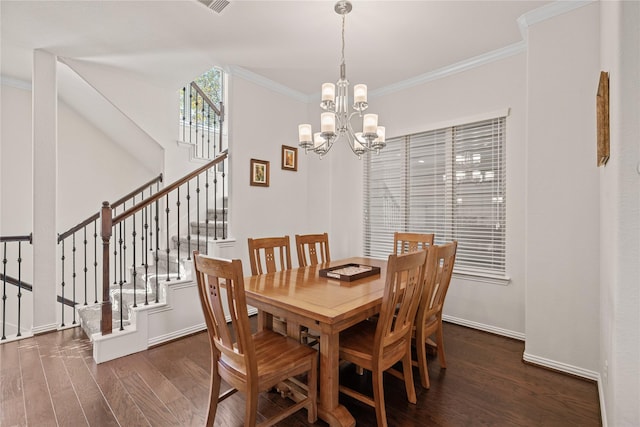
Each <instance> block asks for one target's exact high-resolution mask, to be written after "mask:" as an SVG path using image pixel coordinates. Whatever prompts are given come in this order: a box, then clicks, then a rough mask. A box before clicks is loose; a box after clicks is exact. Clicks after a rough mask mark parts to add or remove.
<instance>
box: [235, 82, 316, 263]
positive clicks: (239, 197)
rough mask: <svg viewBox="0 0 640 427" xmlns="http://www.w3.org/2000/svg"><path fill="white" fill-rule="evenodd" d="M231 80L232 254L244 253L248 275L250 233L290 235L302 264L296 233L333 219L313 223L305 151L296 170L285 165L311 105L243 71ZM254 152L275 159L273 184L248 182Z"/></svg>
mask: <svg viewBox="0 0 640 427" xmlns="http://www.w3.org/2000/svg"><path fill="white" fill-rule="evenodd" d="M229 80H230V83H229V88H228V90H229V95H230V100H229V104H228V106H227V107H228V112H229V122H228V126H229V147H230V153H231V154H230V160H229V161H230V165H229V169H230V174H231V181H230V185H231V188H230V198H229V199H230V205H229V210H230V213H231V220H232V223H231V232H232V237H234V238H235V239H236V244H235V246H234V247H233V248H232V249H231V250H230V251H229V252H228V255H227V256H229V257H234V258H240V259H241V260H242V264H243V268H244V272H245V274H246V275H249V274H250V273H251V270H250V267H249V250H248V247H247V238H249V237H254V238H258V237H271V236H283V235H289V236H290V237H291V245H292V254H291V255H292V262H293V265H294V266H297V264H298V263H297V256H296V251H295V249H294V246H293V245H294V244H295V241H294V235H295V234H296V233H304V232H307V230H310V229H314V230H315V229H316V228H315V227H316V226H317V230H319V232H320V231H323V230H326V229H327V228H326V227H327V224H328V221H327V220H325V221H323V222H324V223H322V222H321V223H319V224H309V218H308V204H309V198H310V197H311V198H312V197H315V196H314V195H313V194H311V193H309V192H308V187H307V180H308V179H311V178H310V172H309V162H310V160H309V158H308V157H306V156H305V155H304V152H303V151H301V150H299V151H298V171H297V172H292V171H287V170H282V169H281V159H280V157H281V150H282V145H288V146H297V140H298V127H297V124H298V123H302V122H304V121H305V119H306V116H307V106H306V105H305V104H304V103H301V102H299V101H295V100H293V99H292V98H290V97H287V96H285V95H282V94H279V93H276V92H274V91H271V90H269V89H266V88H264V87H261V86H258V85H256V84H254V83H252V82H249V81H248V80H245V79H243V78H242V77H238V76H233V75H232V76H231V77H230V79H229ZM252 158H253V159H258V160H266V161H269V162H270V178H269V187H256V186H250V185H249V176H250V173H249V172H250V166H249V165H250V160H251V159H252ZM318 179H323V178H321V177H320V178H318ZM310 227H311V228H310Z"/></svg>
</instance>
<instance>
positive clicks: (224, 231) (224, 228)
mask: <svg viewBox="0 0 640 427" xmlns="http://www.w3.org/2000/svg"><path fill="white" fill-rule="evenodd" d="M226 162H227V160H226V159H225V160H223V161H222V162H221V163H220V167H221V169H222V239H223V240H224V239H226V238H227V221H226V219H225V215H226V213H227V203H228V200H229V197H228V196H227V197H225V195H224V177H225V167H224V166H225V163H226Z"/></svg>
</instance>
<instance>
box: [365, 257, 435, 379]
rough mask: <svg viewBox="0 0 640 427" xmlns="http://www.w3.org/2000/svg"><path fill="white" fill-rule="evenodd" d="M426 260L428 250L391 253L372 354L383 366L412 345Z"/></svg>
mask: <svg viewBox="0 0 640 427" xmlns="http://www.w3.org/2000/svg"><path fill="white" fill-rule="evenodd" d="M426 259H427V251H416V252H411V253H407V254H402V255H395V254H392V255H389V260H388V262H387V277H386V282H385V288H384V295H383V297H382V306H381V308H380V317H379V319H378V324H377V327H376V334H375V339H374V344H373V357H374V358H375V357H378V358H379V361H380V364H381V365H380V366H386V365H387V364H388V363H391V364H393V363H395V362H396V361H397V360H398V357H397V355H398V353H399V352H404V351H407V350H408V349H409V348H410V345H411V333H412V328H413V322H414V321H415V318H416V312H417V310H418V304H419V303H420V297H421V295H422V291H423V287H424V286H423V283H424V275H425V269H426ZM401 354H403V353H401ZM387 367H389V366H387ZM384 369H386V368H384Z"/></svg>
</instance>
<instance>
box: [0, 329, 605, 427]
mask: <svg viewBox="0 0 640 427" xmlns="http://www.w3.org/2000/svg"><path fill="white" fill-rule="evenodd" d="M444 334H445V345H446V354H447V369H443V370H441V369H440V366H439V364H438V361H437V359H435V358H434V356H431V358H430V359H429V362H430V364H429V373H430V379H431V389H430V390H424V389H422V388H421V387H420V385H419V380H418V379H417V370H416V371H415V374H416V375H415V380H416V392H417V394H418V403H417V405H412V404H409V403H408V402H407V400H406V395H405V391H404V385H403V383H402V382H401V381H400V380H398V379H396V378H394V377H392V376H390V375H388V376H385V397H386V405H387V413H388V421H389V425H390V426H403V427H404V426H480V425H482V426H485V425H489V426H576V425H580V426H598V425H601V423H600V407H599V401H598V392H597V385H596V384H595V383H594V382H591V381H586V380H582V379H579V378H574V377H571V376H568V375H564V374H559V373H556V372H551V371H548V370H546V369H542V368H538V367H535V366H530V365H527V364H524V363H523V362H522V360H521V359H522V352H523V351H524V344H523V343H522V342H520V341H516V340H511V339H508V338H504V337H500V336H496V335H491V334H487V333H484V332H479V331H476V330H473V329H468V328H465V327H462V326H457V325H452V324H445V332H444ZM91 351H92V350H91V344H90V343H89V341H88V339H87V338H86V336H85V335H84V333H83V332H82V331H81V330H80V329H79V328H74V329H68V330H65V331H61V332H55V333H49V334H45V335H40V336H36V337H33V338H27V339H24V340H22V341H15V342H10V343H5V344H1V345H0V426H3V427H4V426H26V425H29V426H38V427H39V426H73V427H75V426H83V425H90V426H112V425H113V426H154V427H155V426H203V425H204V417H205V414H206V409H207V397H208V386H209V369H210V366H209V363H210V360H209V358H210V353H209V344H208V341H207V336H206V334H205V333H200V334H196V335H193V336H190V337H188V338H183V339H180V340H178V341H175V342H172V343H170V344H166V345H162V346H159V347H156V348H153V349H151V350H147V351H144V352H141V353H137V354H134V355H132V356H127V357H123V358H120V359H116V360H113V361H111V362H107V363H103V364H100V365H96V364H95V362H94V361H93V359H92V357H91ZM340 380H341V382H345V383H348V384H350V385H351V386H355V387H358V388H361V389H362V390H365V391H370V390H371V387H370V378H369V376H368V375H367V374H366V373H365V375H363V376H358V375H356V374H355V372H354V369H353V367H352V366H349V365H347V366H344V367H343V368H342V369H341V373H340ZM340 399H341V402H342V403H343V404H344V405H345V406H346V407H347V408H348V409H349V411H350V412H351V413H352V414H353V416H354V417H355V419H356V421H357V425H358V426H374V425H376V422H375V413H374V411H373V409H372V408H370V407H368V406H366V405H363V404H361V403H359V402H357V401H355V400H353V399H350V398H348V397H345V396H341V397H340ZM289 404H290V402H289V401H288V400H286V399H282V398H281V397H280V396H279V395H278V394H277V393H263V394H262V395H261V400H260V403H259V406H258V410H259V413H260V416H269V415H271V414H272V413H273V411H274V409H276V408H278V407H281V406H283V405H289ZM243 416H244V398H243V396H242V395H241V394H240V393H237V394H235V395H234V396H232V397H231V398H229V399H227V400H225V401H224V402H223V403H221V404H220V405H219V406H218V414H217V416H216V426H224V427H227V426H240V425H242V423H243ZM260 416H259V420H260ZM279 425H281V426H296V427H297V426H308V425H310V424H309V423H307V421H306V413H305V411H304V410H302V411H299V412H298V413H297V414H295V415H294V416H293V417H291V418H289V419H287V420H285V421H283V422H282V423H280V424H279ZM315 425H318V426H323V425H326V424H325V423H324V422H322V421H320V420H319V421H318V422H317V423H316V424H315Z"/></svg>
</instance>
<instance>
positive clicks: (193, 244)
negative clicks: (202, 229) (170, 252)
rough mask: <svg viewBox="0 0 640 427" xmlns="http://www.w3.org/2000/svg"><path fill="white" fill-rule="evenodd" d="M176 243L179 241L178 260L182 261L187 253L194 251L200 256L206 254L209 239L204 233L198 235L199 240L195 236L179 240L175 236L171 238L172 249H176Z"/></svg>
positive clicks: (183, 237) (182, 237)
mask: <svg viewBox="0 0 640 427" xmlns="http://www.w3.org/2000/svg"><path fill="white" fill-rule="evenodd" d="M189 239H190V240H189ZM198 240H199V241H200V245H199V247H198ZM178 241H180V258H182V259H184V258H187V257H188V255H187V254H188V252H189V251H191V252H193V251H195V250H198V251H199V252H200V253H202V254H206V253H207V244H208V243H209V238H208V237H207V236H205V235H204V233H202V234H201V235H200V238H199V239H198V235H197V234H190V235H188V236H187V235H185V236H180V239H179V240H178V237H177V236H173V237H171V243H172V245H173V247H174V248H176V247H177V244H178ZM189 242H190V243H189ZM183 254H184V256H183Z"/></svg>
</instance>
